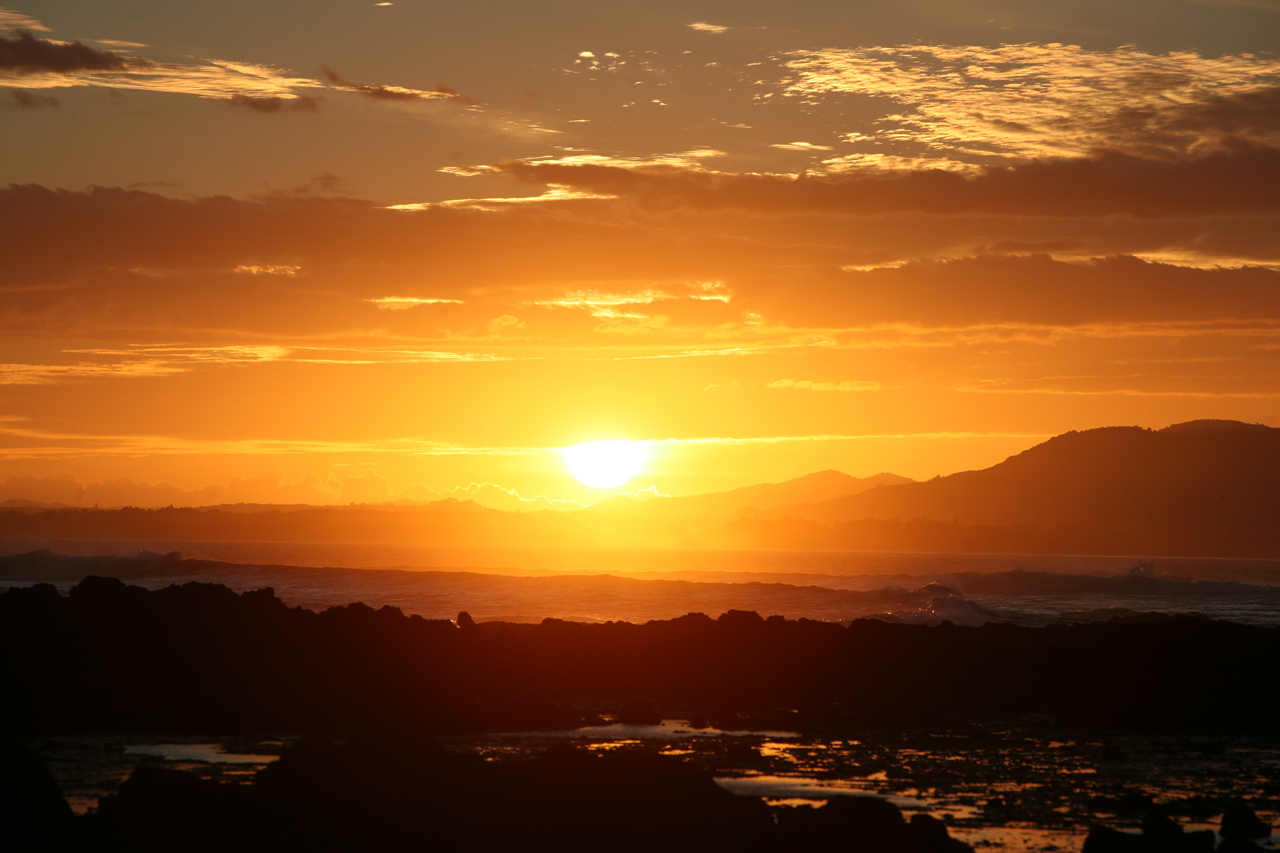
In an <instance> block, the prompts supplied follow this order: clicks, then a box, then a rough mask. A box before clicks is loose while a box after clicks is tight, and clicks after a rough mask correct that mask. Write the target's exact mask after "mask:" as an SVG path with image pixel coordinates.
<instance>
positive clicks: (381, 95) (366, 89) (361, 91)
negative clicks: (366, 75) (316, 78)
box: [321, 65, 475, 104]
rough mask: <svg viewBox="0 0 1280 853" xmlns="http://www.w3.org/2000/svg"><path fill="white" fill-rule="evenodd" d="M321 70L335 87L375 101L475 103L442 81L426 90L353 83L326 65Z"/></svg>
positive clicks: (468, 96) (469, 97)
mask: <svg viewBox="0 0 1280 853" xmlns="http://www.w3.org/2000/svg"><path fill="white" fill-rule="evenodd" d="M321 71H322V72H323V74H324V76H325V79H327V80H328V81H329V82H330V83H332V84H333V87H334V88H335V89H339V90H341V91H344V92H354V93H355V94H357V95H363V96H364V97H366V98H372V99H374V100H375V101H418V100H449V101H457V102H458V103H461V104H474V103H475V100H474V99H473V98H472V97H471V96H470V95H463V94H461V93H460V92H458V90H457V89H455V88H453V87H452V86H447V85H445V84H444V83H439V84H437V85H436V87H435V89H433V90H430V91H427V90H423V89H408V88H405V87H404V86H384V85H382V84H378V83H355V82H353V81H351V80H348V79H347V78H346V77H343V76H342V75H341V74H339V73H338V72H337V71H334V70H333V69H332V68H330V67H329V66H327V65H326V66H323V67H322V68H321Z"/></svg>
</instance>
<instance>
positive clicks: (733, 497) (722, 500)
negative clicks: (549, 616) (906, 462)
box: [588, 470, 914, 520]
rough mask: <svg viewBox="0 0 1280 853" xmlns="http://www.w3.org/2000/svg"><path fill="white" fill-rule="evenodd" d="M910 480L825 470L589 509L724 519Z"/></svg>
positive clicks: (624, 499)
mask: <svg viewBox="0 0 1280 853" xmlns="http://www.w3.org/2000/svg"><path fill="white" fill-rule="evenodd" d="M911 482H914V481H913V480H911V479H910V478H908V477H899V476H898V475H897V474H888V473H883V474H874V475H872V476H870V477H851V476H849V475H848V474H842V473H841V472H839V471H833V470H826V471H818V472H816V473H813V474H806V475H805V476H803V477H797V478H796V479H794V480H787V481H785V482H782V483H759V484H757V485H754V486H743V487H742V488H740V489H732V490H730V491H727V492H712V493H710V494H705V495H686V496H684V497H674V498H671V497H663V498H651V499H649V500H646V501H638V500H635V499H633V498H628V497H626V496H625V495H618V496H616V497H612V498H608V499H606V500H603V501H600V502H599V503H597V504H593V505H592V506H590V507H588V510H589V511H591V512H612V513H620V514H623V515H635V516H643V517H648V518H671V519H718V520H723V519H729V518H732V517H733V516H735V515H737V514H738V513H740V512H742V511H744V510H751V509H756V510H767V509H769V508H771V507H775V506H778V505H779V504H789V503H801V502H804V503H812V502H816V501H826V500H830V499H832V498H838V497H840V496H842V495H855V494H858V493H859V492H864V491H866V490H867V489H871V488H875V487H876V486H880V485H896V484H899V483H911Z"/></svg>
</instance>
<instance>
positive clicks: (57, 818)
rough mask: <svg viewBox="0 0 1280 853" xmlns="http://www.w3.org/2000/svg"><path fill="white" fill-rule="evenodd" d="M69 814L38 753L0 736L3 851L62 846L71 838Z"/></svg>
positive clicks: (15, 851)
mask: <svg viewBox="0 0 1280 853" xmlns="http://www.w3.org/2000/svg"><path fill="white" fill-rule="evenodd" d="M72 820H73V817H72V814H71V808H70V806H68V805H67V801H66V800H65V799H63V797H62V792H61V791H60V790H59V789H58V784H57V783H56V782H55V781H54V779H53V774H52V773H50V772H49V768H47V767H45V765H44V762H42V761H41V760H40V757H39V756H38V755H36V754H35V753H34V752H32V751H31V750H30V749H27V748H26V747H24V746H22V745H21V744H17V743H14V742H12V741H9V740H0V833H2V835H0V842H3V845H2V846H3V847H4V849H5V850H6V851H13V853H25V852H26V851H46V850H62V849H65V848H66V846H67V845H68V844H69V843H70V841H71V832H72Z"/></svg>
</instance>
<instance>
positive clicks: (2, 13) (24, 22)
mask: <svg viewBox="0 0 1280 853" xmlns="http://www.w3.org/2000/svg"><path fill="white" fill-rule="evenodd" d="M0 30H34V31H35V32H40V33H47V32H49V28H48V27H46V26H45V25H44V24H42V23H40V22H39V21H37V20H36V19H35V18H32V17H28V16H27V15H24V14H22V13H21V12H15V11H14V10H12V9H6V8H4V7H3V6H0Z"/></svg>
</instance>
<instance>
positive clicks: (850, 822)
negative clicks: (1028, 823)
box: [93, 739, 971, 853]
mask: <svg viewBox="0 0 1280 853" xmlns="http://www.w3.org/2000/svg"><path fill="white" fill-rule="evenodd" d="M775 817H776V820H775ZM93 831H94V836H93V841H94V842H95V843H96V844H98V845H100V848H99V849H108V850H122V851H123V850H130V851H142V853H146V851H169V850H191V851H204V850H209V851H213V850H228V849H236V850H246V851H256V850H263V851H267V850H282V849H293V850H310V851H330V850H332V851H339V850H341V851H350V850H400V849H409V848H410V847H418V846H421V845H423V844H429V845H430V847H431V849H436V850H502V849H518V850H547V851H551V850H560V851H600V850H617V851H654V850H672V851H684V850H689V851H694V850H697V851H788V850H798V849H812V850H847V849H856V850H860V851H865V853H964V851H968V850H971V848H970V847H969V846H968V845H966V844H963V843H961V842H959V841H957V840H955V839H952V838H950V837H949V836H948V834H947V830H946V827H945V826H944V825H943V824H942V823H941V822H940V821H936V820H933V819H932V818H928V817H925V816H922V815H917V816H915V817H913V818H912V820H911V821H910V822H909V823H908V822H907V821H905V820H904V819H903V817H902V814H901V812H900V811H899V810H898V809H897V807H896V806H893V805H891V804H890V803H888V802H886V801H884V800H880V799H877V798H873V797H841V798H837V799H836V800H833V801H832V802H831V803H830V804H828V805H827V806H825V807H824V808H820V809H809V808H799V809H795V808H783V809H777V810H771V809H770V808H769V807H767V806H766V805H765V804H764V803H763V802H762V801H761V800H759V799H755V798H747V797H738V796H735V795H733V794H731V793H729V792H728V791H726V790H724V789H723V788H721V787H719V786H718V785H716V784H715V782H714V781H713V780H712V778H711V777H710V776H709V775H708V774H706V773H704V772H702V771H699V770H696V769H694V768H693V767H692V766H690V765H687V764H684V763H682V762H681V761H680V760H678V759H676V758H672V757H667V756H660V755H656V754H652V753H649V752H643V751H622V752H614V753H607V754H599V753H595V752H591V751H588V750H584V749H577V748H574V747H573V746H571V745H569V744H568V743H565V744H562V745H560V746H557V747H554V748H552V749H550V750H549V751H548V752H547V753H546V754H544V755H542V756H540V757H536V758H531V759H526V760H521V761H512V762H502V763H497V764H494V763H489V762H485V761H482V760H480V759H479V758H478V757H477V756H474V755H458V754H451V753H448V752H446V751H444V750H442V749H440V748H439V747H438V746H436V745H435V744H434V743H432V742H430V741H426V740H421V741H418V742H412V741H410V742H408V743H404V742H397V743H389V742H385V741H383V742H380V741H378V740H376V739H357V740H353V741H349V742H347V743H334V742H331V741H327V740H316V739H312V740H303V741H300V742H298V743H297V744H296V745H294V746H293V747H291V748H290V749H288V750H286V751H285V753H284V755H283V756H282V757H281V759H280V761H279V762H277V763H275V764H272V765H270V766H268V767H266V768H264V769H263V770H261V771H260V772H259V773H258V775H257V778H256V780H255V784H254V785H253V786H251V787H243V786H226V785H218V784H216V783H213V782H210V781H205V780H201V779H199V778H197V777H195V776H192V775H190V774H186V773H183V772H181V771H174V770H165V769H159V768H155V767H149V766H146V765H143V766H140V767H139V768H138V770H137V771H136V772H135V773H134V774H133V776H132V777H130V779H129V780H128V781H127V782H125V783H124V785H123V786H121V789H120V792H119V794H118V795H116V796H114V797H109V798H105V799H104V800H103V802H102V805H101V810H100V814H99V815H98V817H97V820H96V822H95V823H94V826H93Z"/></svg>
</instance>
